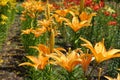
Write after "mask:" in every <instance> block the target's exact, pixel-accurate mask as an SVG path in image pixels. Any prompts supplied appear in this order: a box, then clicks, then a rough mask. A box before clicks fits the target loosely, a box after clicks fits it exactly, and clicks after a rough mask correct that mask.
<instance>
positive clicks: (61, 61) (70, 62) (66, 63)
mask: <svg viewBox="0 0 120 80" xmlns="http://www.w3.org/2000/svg"><path fill="white" fill-rule="evenodd" d="M54 51H55V53H52V54H50V55H48V56H49V57H51V58H52V59H53V60H52V61H50V63H51V64H55V65H59V66H61V67H63V68H64V69H66V70H67V71H68V72H71V71H72V70H73V69H74V67H75V66H76V65H78V64H79V63H80V61H79V60H78V58H79V54H78V53H77V52H75V51H72V52H70V53H69V52H68V53H66V54H64V53H62V52H61V51H59V50H57V49H54Z"/></svg>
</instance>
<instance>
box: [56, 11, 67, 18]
mask: <svg viewBox="0 0 120 80" xmlns="http://www.w3.org/2000/svg"><path fill="white" fill-rule="evenodd" d="M55 13H56V14H58V15H59V16H62V17H65V16H66V15H67V13H69V10H68V9H64V10H56V11H55Z"/></svg>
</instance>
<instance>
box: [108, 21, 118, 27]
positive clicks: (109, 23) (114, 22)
mask: <svg viewBox="0 0 120 80" xmlns="http://www.w3.org/2000/svg"><path fill="white" fill-rule="evenodd" d="M108 25H110V26H116V25H117V22H116V21H109V22H108Z"/></svg>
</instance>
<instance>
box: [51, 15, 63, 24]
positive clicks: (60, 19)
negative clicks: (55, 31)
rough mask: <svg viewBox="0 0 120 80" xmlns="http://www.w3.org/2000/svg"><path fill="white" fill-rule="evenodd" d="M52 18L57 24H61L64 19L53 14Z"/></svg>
mask: <svg viewBox="0 0 120 80" xmlns="http://www.w3.org/2000/svg"><path fill="white" fill-rule="evenodd" d="M53 17H54V18H55V20H56V21H57V22H58V23H62V22H63V20H64V18H63V17H60V16H59V15H57V14H54V15H53Z"/></svg>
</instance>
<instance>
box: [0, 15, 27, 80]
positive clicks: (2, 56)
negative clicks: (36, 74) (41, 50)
mask: <svg viewBox="0 0 120 80" xmlns="http://www.w3.org/2000/svg"><path fill="white" fill-rule="evenodd" d="M24 54H25V51H24V49H23V47H22V44H21V39H20V20H19V16H18V15H17V16H16V19H15V21H14V23H13V24H12V25H11V27H10V29H9V32H8V36H7V39H6V41H4V43H3V46H2V49H1V51H0V80H23V79H24V78H23V76H24V74H23V73H22V72H24V68H23V67H19V66H18V65H19V64H20V63H21V62H22V58H23V57H24Z"/></svg>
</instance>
